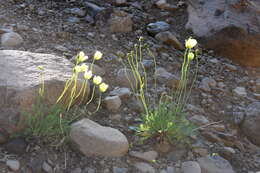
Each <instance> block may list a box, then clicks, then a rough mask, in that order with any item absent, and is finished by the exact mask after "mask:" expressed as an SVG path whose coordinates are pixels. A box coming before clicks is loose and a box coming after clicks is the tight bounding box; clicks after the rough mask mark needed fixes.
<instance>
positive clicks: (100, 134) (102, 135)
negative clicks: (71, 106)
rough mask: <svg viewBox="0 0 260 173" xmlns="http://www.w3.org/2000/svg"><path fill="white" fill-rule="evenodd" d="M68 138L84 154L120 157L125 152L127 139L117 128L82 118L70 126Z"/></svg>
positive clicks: (127, 146)
mask: <svg viewBox="0 0 260 173" xmlns="http://www.w3.org/2000/svg"><path fill="white" fill-rule="evenodd" d="M70 138H71V140H72V142H73V144H75V146H76V147H77V148H78V149H79V150H80V151H81V152H82V153H83V154H85V155H86V156H91V155H96V156H109V157H120V156H123V155H125V154H126V153H127V151H128V148H129V144H128V140H127V138H126V137H125V135H123V134H122V133H121V132H120V131H119V130H117V129H114V128H111V127H105V126H101V125H99V124H97V123H95V122H93V121H91V120H89V119H82V120H80V121H78V122H75V123H73V124H72V126H71V132H70Z"/></svg>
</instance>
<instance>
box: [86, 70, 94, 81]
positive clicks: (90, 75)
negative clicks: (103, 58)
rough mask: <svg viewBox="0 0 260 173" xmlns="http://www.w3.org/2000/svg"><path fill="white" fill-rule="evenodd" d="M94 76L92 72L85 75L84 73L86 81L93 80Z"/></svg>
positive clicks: (89, 71)
mask: <svg viewBox="0 0 260 173" xmlns="http://www.w3.org/2000/svg"><path fill="white" fill-rule="evenodd" d="M92 76H93V74H92V71H91V70H88V71H85V73H84V78H85V79H87V80H89V79H91V78H92Z"/></svg>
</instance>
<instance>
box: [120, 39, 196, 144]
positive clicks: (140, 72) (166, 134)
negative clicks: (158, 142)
mask: <svg viewBox="0 0 260 173" xmlns="http://www.w3.org/2000/svg"><path fill="white" fill-rule="evenodd" d="M196 44H197V41H196V40H195V39H191V38H190V39H188V40H187V41H186V45H185V46H186V50H185V53H184V56H183V63H182V69H181V79H180V81H179V84H178V87H177V89H176V90H175V91H171V92H170V93H164V94H162V95H161V96H158V95H157V92H155V96H154V98H158V97H159V100H158V101H156V99H153V100H152V99H151V98H148V97H147V91H148V89H149V88H148V87H147V77H148V76H147V75H148V73H147V72H146V70H145V68H144V66H143V63H142V61H143V55H144V54H146V55H149V56H151V57H152V59H153V62H154V75H153V76H154V86H153V87H154V90H155V91H157V84H156V83H157V78H156V67H157V65H156V58H155V57H154V55H153V54H152V52H151V51H150V49H149V47H148V46H147V45H146V44H143V38H140V39H139V44H136V45H135V47H134V50H133V51H131V52H130V53H128V54H127V59H126V60H125V59H122V60H121V61H122V63H123V65H124V66H125V68H127V67H128V66H129V67H130V69H131V72H132V74H133V76H134V78H135V81H134V82H133V81H131V80H130V79H128V80H129V82H130V83H131V88H132V91H133V92H134V93H135V95H136V96H137V97H138V99H140V100H141V102H142V105H143V107H144V112H143V113H142V119H143V122H142V123H141V124H140V126H139V128H138V130H137V132H138V134H139V135H141V136H142V138H143V139H149V138H152V137H159V138H160V139H162V140H165V139H167V140H169V141H170V142H173V141H178V142H187V137H188V136H189V135H191V133H192V131H193V127H194V126H193V125H192V124H191V123H190V121H189V120H187V119H186V116H185V112H184V108H185V105H186V103H187V101H188V98H189V95H190V92H191V90H192V86H193V84H194V81H195V79H196V74H197V73H196V72H195V74H194V75H193V76H192V77H191V78H192V84H191V86H190V87H188V81H189V78H190V75H189V74H190V73H189V72H190V64H191V61H193V60H194V59H195V60H196V65H197V66H196V69H197V68H198V61H197V50H194V47H195V46H196Z"/></svg>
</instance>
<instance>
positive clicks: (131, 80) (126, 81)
mask: <svg viewBox="0 0 260 173" xmlns="http://www.w3.org/2000/svg"><path fill="white" fill-rule="evenodd" d="M116 81H117V83H118V85H119V86H122V87H127V88H135V87H136V84H137V83H136V82H137V81H136V79H135V77H134V75H133V72H132V71H131V70H130V69H125V68H121V69H119V70H118V72H117V76H116Z"/></svg>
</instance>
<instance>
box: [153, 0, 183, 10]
mask: <svg viewBox="0 0 260 173" xmlns="http://www.w3.org/2000/svg"><path fill="white" fill-rule="evenodd" d="M155 4H156V6H157V7H158V8H160V9H162V10H168V11H176V10H177V9H178V7H177V6H175V5H171V4H169V3H167V1H166V0H159V1H157V2H156V3H155Z"/></svg>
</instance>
